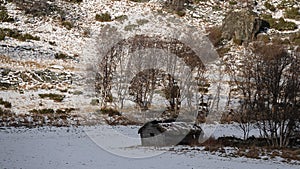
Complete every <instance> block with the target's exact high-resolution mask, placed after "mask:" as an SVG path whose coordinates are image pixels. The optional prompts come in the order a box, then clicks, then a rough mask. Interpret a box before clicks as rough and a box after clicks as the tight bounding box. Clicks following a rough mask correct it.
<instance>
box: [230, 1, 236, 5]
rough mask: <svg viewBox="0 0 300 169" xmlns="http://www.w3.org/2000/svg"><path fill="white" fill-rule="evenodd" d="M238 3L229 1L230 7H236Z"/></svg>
mask: <svg viewBox="0 0 300 169" xmlns="http://www.w3.org/2000/svg"><path fill="white" fill-rule="evenodd" d="M236 4H237V2H236V1H229V5H236Z"/></svg>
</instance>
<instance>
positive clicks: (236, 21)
mask: <svg viewBox="0 0 300 169" xmlns="http://www.w3.org/2000/svg"><path fill="white" fill-rule="evenodd" d="M262 28H263V21H262V20H261V19H260V18H259V17H258V16H257V15H256V13H254V12H251V11H248V10H241V11H232V12H229V13H228V15H227V16H226V17H225V19H224V20H223V25H222V38H223V39H227V40H231V39H233V40H234V42H236V43H237V44H239V45H241V44H242V43H244V42H246V43H248V42H250V41H252V40H253V39H255V37H256V35H257V34H258V33H259V32H260V30H261V29H262Z"/></svg>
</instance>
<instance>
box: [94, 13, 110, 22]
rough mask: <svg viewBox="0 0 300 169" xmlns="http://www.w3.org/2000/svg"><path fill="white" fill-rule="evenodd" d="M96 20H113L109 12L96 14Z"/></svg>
mask: <svg viewBox="0 0 300 169" xmlns="http://www.w3.org/2000/svg"><path fill="white" fill-rule="evenodd" d="M95 19H96V21H99V22H110V21H112V20H111V15H110V14H109V13H107V12H106V13H102V14H96V16H95Z"/></svg>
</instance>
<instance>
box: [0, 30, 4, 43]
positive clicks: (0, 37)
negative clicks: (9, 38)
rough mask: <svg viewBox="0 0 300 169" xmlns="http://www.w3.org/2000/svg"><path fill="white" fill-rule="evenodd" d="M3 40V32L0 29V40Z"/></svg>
mask: <svg viewBox="0 0 300 169" xmlns="http://www.w3.org/2000/svg"><path fill="white" fill-rule="evenodd" d="M2 40H5V32H3V31H1V30H0V41H2Z"/></svg>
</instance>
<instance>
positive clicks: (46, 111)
mask: <svg viewBox="0 0 300 169" xmlns="http://www.w3.org/2000/svg"><path fill="white" fill-rule="evenodd" d="M29 112H30V113H33V114H53V113H55V111H54V110H53V109H33V110H29Z"/></svg>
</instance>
